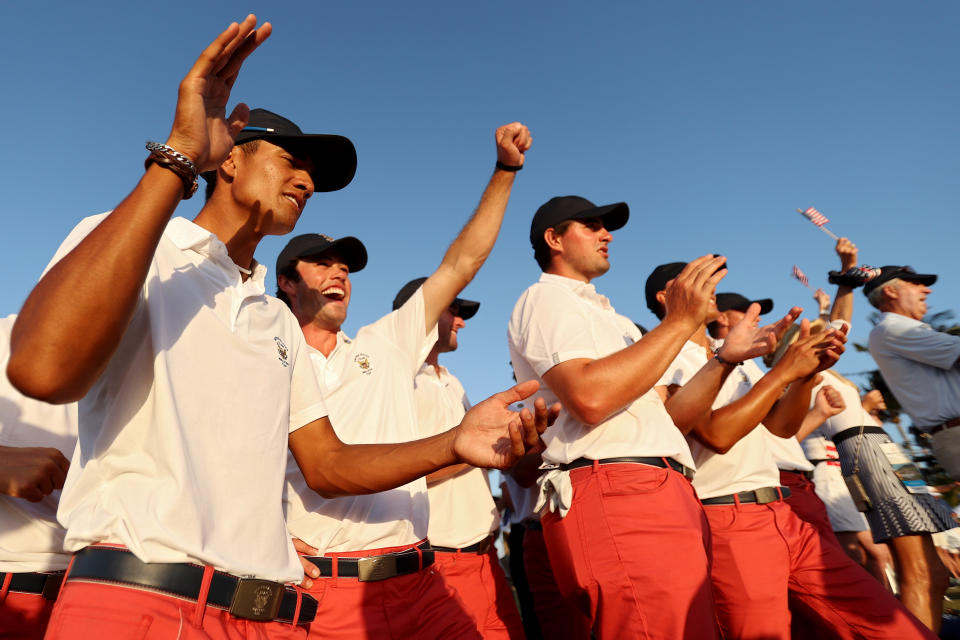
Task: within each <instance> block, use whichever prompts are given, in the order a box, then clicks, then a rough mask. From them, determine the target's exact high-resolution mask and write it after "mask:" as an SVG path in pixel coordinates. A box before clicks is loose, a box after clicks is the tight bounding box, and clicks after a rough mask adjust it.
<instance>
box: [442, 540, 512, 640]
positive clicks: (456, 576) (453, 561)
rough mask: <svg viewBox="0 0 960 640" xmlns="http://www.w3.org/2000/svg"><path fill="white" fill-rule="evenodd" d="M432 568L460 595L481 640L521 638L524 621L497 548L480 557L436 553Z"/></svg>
mask: <svg viewBox="0 0 960 640" xmlns="http://www.w3.org/2000/svg"><path fill="white" fill-rule="evenodd" d="M433 566H434V567H436V569H437V571H439V572H440V575H442V576H443V579H444V581H445V582H446V583H447V586H448V587H450V588H451V589H453V590H454V591H455V592H456V593H457V595H458V596H460V600H461V601H462V602H463V606H464V607H466V609H467V613H469V614H470V616H471V617H472V618H473V620H474V622H475V623H476V625H477V629H479V630H480V633H481V634H482V635H483V637H484V640H491V639H499V638H508V639H509V640H520V639H522V638H523V637H524V633H523V621H521V620H520V612H519V611H517V604H516V602H514V600H513V592H512V591H511V590H510V585H509V584H508V583H507V576H506V575H504V573H503V568H501V567H500V561H499V560H498V558H497V551H496V549H493V548H491V549H490V551H488V552H487V553H483V554H478V553H446V552H443V551H438V552H436V561H435V562H434V565H433Z"/></svg>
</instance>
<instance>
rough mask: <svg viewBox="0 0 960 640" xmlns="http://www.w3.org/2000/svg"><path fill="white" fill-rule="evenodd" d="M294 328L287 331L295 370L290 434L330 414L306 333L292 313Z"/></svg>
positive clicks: (291, 396)
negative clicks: (311, 357)
mask: <svg viewBox="0 0 960 640" xmlns="http://www.w3.org/2000/svg"><path fill="white" fill-rule="evenodd" d="M290 317H291V319H292V320H293V323H292V324H293V327H292V328H291V330H290V331H289V332H288V333H289V334H290V342H291V345H292V349H291V354H292V356H293V357H292V359H291V360H292V365H293V366H292V369H293V371H291V372H290V431H289V432H290V433H293V432H294V431H296V430H297V429H299V428H301V427H305V426H306V425H308V424H310V423H311V422H313V421H314V420H319V419H320V418H323V417H325V416H327V415H328V412H327V405H326V403H325V402H324V401H323V392H321V391H320V383H319V382H318V381H317V374H316V371H315V370H314V368H313V362H312V361H311V360H310V354H309V352H308V349H307V342H306V340H305V339H304V337H303V332H302V331H301V330H300V327H299V326H297V323H296V318H294V317H293V314H290Z"/></svg>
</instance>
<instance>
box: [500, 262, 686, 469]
mask: <svg viewBox="0 0 960 640" xmlns="http://www.w3.org/2000/svg"><path fill="white" fill-rule="evenodd" d="M507 337H508V340H509V345H510V360H511V362H512V363H513V370H514V373H515V374H516V377H517V380H518V381H519V382H525V381H526V380H531V379H533V380H538V381H539V382H540V389H539V390H538V391H537V395H538V396H542V397H543V398H544V400H546V402H547V406H549V405H551V404H552V403H554V402H557V396H556V394H555V393H553V391H552V390H551V389H549V388H548V387H547V386H546V385H545V384H544V383H543V374H545V373H546V372H547V371H549V370H550V369H552V368H553V367H554V366H556V365H558V364H560V363H561V362H566V361H567V360H574V359H577V358H591V359H599V358H603V357H605V356H608V355H610V354H612V353H615V352H617V351H620V350H621V349H625V348H626V347H628V346H630V345H632V344H633V343H634V342H636V341H637V340H640V338H641V334H640V331H639V330H638V329H637V327H636V325H634V324H633V322H632V321H631V320H630V319H629V318H627V317H625V316H622V315H620V314H618V313H617V312H616V311H615V310H614V308H613V307H612V306H611V305H610V301H609V300H607V298H606V297H605V296H602V295H599V294H598V293H597V292H596V290H595V289H594V286H593V285H592V284H587V283H585V282H581V281H579V280H573V279H571V278H565V277H563V276H558V275H553V274H548V273H544V274H542V275H541V276H540V280H539V281H538V282H537V283H536V284H534V285H532V286H530V287H529V288H528V289H527V290H526V291H524V292H523V294H522V295H521V296H520V299H519V300H518V301H517V304H516V305H515V306H514V308H513V314H512V315H511V317H510V324H509V328H508V331H507ZM530 401H531V402H532V401H533V398H530ZM543 440H544V442H545V443H546V445H547V449H546V451H545V452H544V453H543V459H544V460H545V461H546V462H551V463H565V462H572V461H573V460H576V459H577V458H590V459H594V460H598V459H601V458H612V457H618V456H651V457H669V458H673V459H674V460H676V461H677V462H680V463H681V464H683V465H686V466H688V467H691V468H692V467H693V458H692V457H691V456H690V449H689V447H688V446H687V443H686V441H685V440H684V437H683V434H681V433H680V430H679V429H677V427H676V426H675V425H674V424H673V421H672V420H671V419H670V415H669V414H668V413H667V410H666V408H665V407H664V406H663V402H662V401H661V400H660V396H659V394H657V392H656V390H655V389H652V388H651V389H650V390H649V391H648V392H647V393H645V394H644V395H642V396H641V397H639V398H637V399H636V400H634V401H633V402H631V403H630V404H629V405H627V406H626V407H624V408H623V409H621V410H619V411H617V412H616V413H614V414H613V415H612V416H610V417H609V418H607V419H606V420H604V421H603V422H602V423H601V424H599V425H597V426H595V427H592V428H591V427H589V426H587V425H585V424H583V423H581V422H579V421H578V420H576V419H575V418H574V417H573V416H571V415H570V414H569V413H567V411H565V410H564V411H561V412H560V417H559V418H558V419H557V421H556V422H555V423H554V424H553V426H551V427H550V428H549V429H547V431H546V432H545V433H544V434H543Z"/></svg>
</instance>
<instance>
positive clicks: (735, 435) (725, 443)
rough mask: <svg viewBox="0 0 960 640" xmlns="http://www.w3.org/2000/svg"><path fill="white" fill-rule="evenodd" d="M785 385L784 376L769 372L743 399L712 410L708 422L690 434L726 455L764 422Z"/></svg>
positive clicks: (776, 371) (704, 421)
mask: <svg viewBox="0 0 960 640" xmlns="http://www.w3.org/2000/svg"><path fill="white" fill-rule="evenodd" d="M785 386H786V378H785V376H784V374H783V373H782V372H780V371H778V370H777V369H776V368H774V369H772V370H770V371H769V372H768V373H767V374H766V375H765V376H763V377H762V378H760V380H758V381H757V383H756V384H755V385H753V387H751V389H750V391H748V392H747V393H746V394H745V395H744V396H743V397H742V398H740V399H738V400H736V401H734V402H731V403H730V404H728V405H726V406H724V407H720V408H719V409H716V410H714V411H711V412H710V415H709V418H708V419H706V420H703V421H702V422H701V423H699V424H697V425H694V426H693V433H694V434H695V435H696V436H697V438H698V439H699V440H701V441H702V442H703V443H704V444H706V445H707V446H708V447H710V448H711V449H713V450H715V451H717V452H719V453H726V452H727V451H728V450H729V449H730V447H732V446H733V445H735V444H736V443H737V442H738V441H739V440H740V439H741V438H743V437H744V436H745V435H747V434H748V433H750V432H751V431H753V430H754V429H755V428H756V427H757V425H758V424H760V422H762V421H763V420H764V418H765V416H767V415H768V413H769V411H770V409H771V407H773V406H774V404H775V403H776V402H777V400H778V399H779V398H780V396H781V394H782V393H783V389H784V387H785Z"/></svg>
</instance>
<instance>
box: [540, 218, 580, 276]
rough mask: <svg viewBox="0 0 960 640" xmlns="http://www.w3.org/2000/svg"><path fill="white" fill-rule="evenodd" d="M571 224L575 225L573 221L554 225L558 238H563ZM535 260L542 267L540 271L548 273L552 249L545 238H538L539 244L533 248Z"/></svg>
mask: <svg viewBox="0 0 960 640" xmlns="http://www.w3.org/2000/svg"><path fill="white" fill-rule="evenodd" d="M571 224H573V220H564V221H562V222H559V223H557V224H555V225H553V231H554V232H555V233H556V234H557V235H558V236H562V235H563V234H565V233H566V232H567V229H568V228H569V227H570V225H571ZM533 259H534V260H536V261H537V264H538V265H540V271H546V270H547V268H548V267H549V266H550V247H548V246H547V242H546V240H544V239H543V238H538V239H537V244H536V245H534V247H533Z"/></svg>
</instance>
